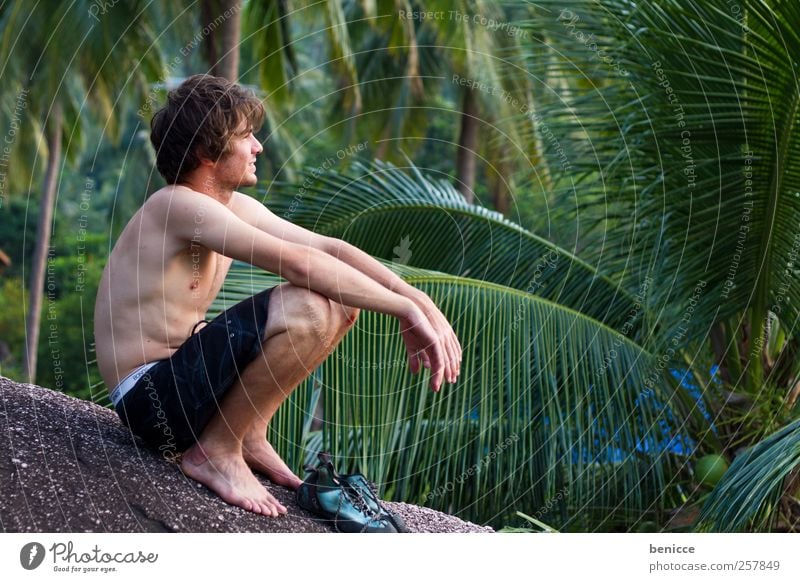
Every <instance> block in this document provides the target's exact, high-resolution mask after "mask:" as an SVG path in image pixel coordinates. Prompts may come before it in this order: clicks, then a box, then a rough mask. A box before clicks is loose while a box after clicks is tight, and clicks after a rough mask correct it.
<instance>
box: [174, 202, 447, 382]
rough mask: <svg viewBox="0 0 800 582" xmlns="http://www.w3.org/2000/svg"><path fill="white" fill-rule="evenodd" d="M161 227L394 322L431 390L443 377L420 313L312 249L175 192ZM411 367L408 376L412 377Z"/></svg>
mask: <svg viewBox="0 0 800 582" xmlns="http://www.w3.org/2000/svg"><path fill="white" fill-rule="evenodd" d="M165 215H166V216H165V228H166V229H167V231H168V232H170V233H172V234H174V235H175V236H177V237H178V238H180V239H181V240H185V241H187V242H189V241H191V242H194V243H196V244H201V245H203V246H205V247H207V248H209V249H211V250H213V251H215V252H218V253H220V254H222V255H225V256H226V257H230V258H233V259H236V260H240V261H245V262H247V263H250V264H252V265H255V266H257V267H260V268H262V269H264V270H266V271H270V272H272V273H276V274H278V275H280V276H281V277H283V278H285V279H286V280H287V281H289V282H290V283H292V284H293V285H296V286H298V287H303V288H306V289H311V290H313V291H316V292H318V293H320V294H321V295H324V296H325V297H329V298H330V299H333V300H334V301H337V302H339V303H342V304H344V305H349V306H351V307H359V308H363V309H368V310H370V311H377V312H379V313H386V314H389V315H393V316H395V317H397V318H398V319H399V320H400V323H401V330H402V334H403V340H404V342H405V343H406V348H407V351H408V352H409V360H410V361H411V354H412V353H413V354H415V355H416V354H420V355H421V354H424V355H423V356H422V357H424V358H426V359H427V360H428V361H429V362H430V364H431V387H432V388H433V389H434V390H438V389H439V387H440V386H441V384H442V380H443V379H444V377H445V372H446V370H447V367H446V363H445V361H446V348H445V346H444V345H443V342H442V339H441V338H440V337H439V336H438V334H437V333H436V331H435V330H434V329H433V327H432V326H431V324H430V323H429V322H428V320H427V318H426V317H425V316H424V315H423V313H422V311H421V309H420V308H419V307H417V306H416V305H415V304H414V302H413V301H411V300H410V299H408V298H407V297H403V296H401V295H399V294H397V293H395V292H393V291H390V290H389V289H387V288H386V287H384V286H382V285H381V284H379V283H378V282H376V281H374V280H373V279H371V278H370V277H368V276H367V275H364V274H363V273H361V272H360V271H358V270H357V269H355V268H353V267H351V266H350V265H348V264H346V263H344V262H342V261H340V260H338V259H336V258H334V257H332V256H331V255H329V254H327V253H325V252H324V251H322V250H319V249H317V248H314V247H313V246H308V245H302V244H298V243H295V242H292V241H291V240H285V239H281V238H278V237H275V236H273V235H271V234H269V233H267V232H264V231H263V230H260V229H258V228H255V227H254V226H253V225H251V224H248V223H247V222H245V221H243V220H242V219H241V218H239V216H237V215H236V214H234V213H233V212H232V211H231V210H230V209H229V208H228V207H226V206H224V205H223V204H221V203H219V202H217V201H216V200H214V199H212V198H210V197H208V196H204V195H202V194H196V193H192V192H188V191H184V190H179V189H175V190H173V192H172V195H171V201H170V204H169V206H168V210H167V212H166V213H165ZM416 371H417V370H414V368H413V365H412V372H416Z"/></svg>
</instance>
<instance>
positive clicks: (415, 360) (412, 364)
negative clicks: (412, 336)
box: [406, 346, 419, 374]
mask: <svg viewBox="0 0 800 582" xmlns="http://www.w3.org/2000/svg"><path fill="white" fill-rule="evenodd" d="M406 353H407V354H408V367H409V368H410V369H411V373H412V374H416V373H417V372H419V354H417V352H415V351H414V350H412V349H411V348H409V347H408V346H406Z"/></svg>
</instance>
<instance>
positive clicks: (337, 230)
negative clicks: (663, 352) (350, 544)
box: [215, 162, 682, 530]
mask: <svg viewBox="0 0 800 582" xmlns="http://www.w3.org/2000/svg"><path fill="white" fill-rule="evenodd" d="M304 184H305V186H304V188H305V191H304V193H303V195H302V199H301V201H300V204H297V203H296V200H297V199H296V198H295V196H294V195H295V193H296V192H297V190H296V188H293V187H291V186H290V185H282V186H281V187H279V188H277V189H276V190H274V191H273V192H272V193H271V194H270V196H269V200H270V204H271V206H272V207H273V210H275V211H277V213H278V214H282V213H283V214H285V213H289V214H290V217H291V218H292V219H293V220H295V221H297V222H298V223H300V224H308V225H309V226H313V228H314V230H316V231H318V232H322V233H325V234H330V235H333V236H338V235H341V236H344V237H345V238H347V239H349V240H351V241H353V242H357V243H358V244H359V246H362V247H363V248H365V249H366V250H368V251H371V252H375V253H376V254H378V255H380V254H384V253H391V252H395V253H396V252H397V249H396V248H393V246H392V245H393V244H396V243H398V242H400V236H399V235H401V234H403V235H407V236H408V238H409V239H410V240H411V241H412V243H411V245H410V246H409V247H408V249H406V250H408V251H409V252H410V256H407V257H406V258H408V259H409V260H408V261H403V260H400V261H399V262H393V263H385V264H387V266H389V267H390V268H391V269H393V270H394V271H395V272H396V273H398V274H399V275H401V276H402V277H403V278H404V279H405V280H406V281H408V282H409V283H411V284H413V285H415V286H417V287H418V288H420V289H423V290H424V291H425V292H426V293H428V294H429V295H430V296H431V297H432V298H433V300H434V301H435V302H436V303H437V304H438V305H439V306H440V308H441V309H442V310H443V312H444V314H445V316H447V317H448V319H449V320H450V321H451V322H452V323H453V325H454V329H455V330H456V333H457V334H458V335H459V337H460V338H462V345H463V346H464V348H465V352H464V360H463V363H462V375H461V378H462V379H461V380H460V382H459V384H458V385H457V386H455V387H446V388H445V390H444V391H443V393H442V394H438V395H434V394H431V393H429V392H428V391H427V390H426V389H425V379H424V378H415V377H413V376H411V375H410V373H409V372H408V370H407V369H406V361H405V358H404V356H403V354H404V350H403V346H402V342H401V340H400V338H399V334H398V331H399V330H398V329H397V322H396V321H395V320H393V319H392V318H390V317H387V316H384V315H379V314H375V313H364V314H362V316H361V318H360V319H359V323H358V325H357V326H356V329H355V330H354V331H353V332H351V333H350V334H349V335H348V336H347V337H346V338H345V340H344V341H343V342H342V344H341V345H340V346H339V347H338V348H337V350H336V352H335V353H334V355H333V356H331V357H330V358H329V359H328V360H327V361H326V362H324V363H323V364H322V365H321V366H320V368H319V369H318V372H319V376H318V377H316V378H315V379H314V380H313V382H314V384H315V385H319V384H321V385H322V387H321V388H320V389H321V391H322V392H321V398H322V401H323V404H324V421H325V422H324V424H323V429H322V430H323V434H322V443H319V442H317V444H318V445H320V444H322V445H324V446H325V447H326V448H329V449H331V450H332V451H333V453H334V454H335V455H336V457H337V458H340V459H342V460H343V461H345V462H348V463H349V464H350V465H351V467H353V468H355V467H357V468H360V469H362V470H365V471H366V472H367V474H369V475H370V476H371V477H372V478H374V479H376V480H377V481H379V482H380V483H382V484H383V487H384V490H385V492H386V494H388V495H391V496H393V497H394V498H395V499H401V500H405V501H408V502H413V503H425V504H428V505H430V506H432V507H436V508H439V509H443V510H447V511H454V512H456V513H458V514H459V515H461V516H463V517H465V518H468V519H471V520H475V521H480V522H489V523H493V524H495V525H500V524H504V523H507V522H508V520H511V519H516V515H515V514H514V513H513V511H512V509H513V508H514V507H518V506H522V507H530V508H536V507H547V508H548V516H547V519H548V521H550V522H551V523H556V524H557V525H558V526H559V528H562V529H567V530H582V529H589V528H592V529H608V530H611V529H618V528H620V527H625V524H626V523H631V522H633V521H636V520H637V519H638V518H639V515H640V514H641V512H642V511H644V510H646V509H647V508H650V507H653V506H659V505H661V504H663V503H665V502H666V501H665V500H669V499H672V501H673V502H675V501H676V500H677V498H678V493H677V490H676V489H675V488H674V483H675V481H674V476H675V474H676V473H677V472H678V470H679V467H680V463H681V461H680V459H679V458H678V457H677V456H676V455H674V454H672V453H668V452H666V451H665V450H664V448H663V444H664V443H663V442H662V441H663V439H664V438H665V437H664V434H665V433H668V434H671V435H674V436H675V437H676V438H680V435H681V434H682V430H681V429H680V428H679V426H680V420H679V417H678V416H677V415H672V414H670V415H667V414H666V413H665V410H664V409H663V408H662V407H660V406H659V405H658V403H659V402H661V403H664V402H670V403H672V402H673V401H674V398H673V391H672V388H670V386H669V384H667V383H665V382H664V381H663V378H661V377H660V376H659V375H658V374H656V375H655V377H654V376H653V370H654V366H653V364H654V362H653V357H652V355H651V354H649V353H647V352H646V351H644V350H643V349H642V348H641V346H639V345H637V344H636V343H635V342H634V341H631V339H630V338H627V337H625V336H624V334H622V333H620V331H619V330H615V329H613V328H612V327H609V326H608V325H607V324H604V323H602V322H601V321H598V320H597V319H594V318H593V317H591V315H590V313H595V311H593V309H595V308H596V307H597V304H598V301H597V299H598V297H597V295H599V293H597V292H595V294H594V295H593V297H594V305H590V304H589V302H587V301H585V300H584V301H583V302H580V301H575V303H574V305H572V304H570V302H571V301H572V299H571V298H572V297H580V296H581V295H582V294H585V293H586V292H587V290H588V289H591V288H592V286H593V285H608V283H607V282H606V281H604V280H603V279H602V278H601V277H599V276H596V274H593V273H592V271H591V268H590V267H589V266H588V265H585V264H583V263H582V262H581V261H580V260H579V259H577V258H576V257H574V256H572V255H570V254H569V253H567V252H565V251H563V250H562V249H558V248H556V247H554V246H553V245H551V244H550V243H547V241H544V240H542V239H540V238H538V237H535V236H534V235H532V234H531V233H528V232H526V231H524V229H521V228H520V227H519V226H517V225H514V224H513V223H510V222H508V221H506V220H505V219H503V218H502V217H501V216H499V215H497V214H496V213H493V212H490V211H487V210H485V209H482V208H480V207H476V206H470V205H467V204H465V203H464V202H463V199H462V198H461V197H460V196H459V195H458V194H457V193H455V192H454V191H453V190H452V187H451V186H449V184H447V183H446V182H442V181H435V180H431V179H430V178H428V177H427V176H425V175H423V174H422V173H421V172H420V171H419V170H417V169H416V168H412V169H411V171H410V172H409V173H406V172H403V171H401V170H399V169H397V168H394V167H393V166H390V165H386V164H381V163H378V162H376V163H375V164H373V165H370V166H356V168H354V170H353V172H346V173H337V172H325V173H323V174H322V175H319V176H317V180H316V181H315V182H313V185H309V181H308V180H306V182H304ZM345 192H346V194H345ZM448 222H455V223H456V224H457V228H455V229H453V234H452V236H451V235H450V234H449V233H448V230H447V223H448ZM393 225H400V230H397V228H396V227H395V226H393ZM395 235H396V236H395ZM454 237H456V238H454ZM512 240H513V244H511V243H510V241H512ZM492 243H494V244H495V245H497V248H498V249H506V252H508V251H507V249H509V248H513V249H515V253H514V255H513V256H512V257H508V255H504V254H503V253H501V252H498V253H497V257H496V258H495V257H494V256H487V253H486V252H484V251H485V250H486V249H488V250H492V249H494V247H493V246H492ZM401 250H402V249H401ZM459 250H463V252H462V253H459V252H458V251H459ZM550 251H551V252H553V253H556V254H557V256H558V257H560V259H561V261H562V264H559V265H558V267H557V268H558V269H560V271H559V272H558V273H556V274H555V275H550V274H549V275H547V276H544V275H541V274H540V275H541V277H542V279H543V280H544V281H545V284H544V285H542V286H541V288H538V287H537V288H536V289H530V288H526V287H527V286H526V285H525V284H522V285H520V284H519V283H520V282H523V281H525V280H526V279H530V278H531V276H532V273H533V271H531V269H532V266H534V265H535V263H536V260H537V258H540V257H541V256H542V255H544V254H545V253H547V252H550ZM515 257H516V260H513V259H514V258H515ZM395 258H396V259H397V258H398V257H395ZM509 259H511V260H509ZM403 262H408V263H413V264H414V265H422V266H425V267H428V268H430V266H432V265H434V264H439V265H441V266H442V267H443V268H445V269H452V270H453V271H455V272H454V273H443V272H438V271H430V270H425V269H420V268H417V267H411V266H409V265H407V264H402V263H403ZM518 269H519V270H523V271H524V274H523V275H519V276H518V274H517V273H516V270H518ZM525 269H528V271H525ZM571 271H579V272H581V273H584V275H583V276H576V277H574V279H570V281H571V282H570V284H569V287H570V292H564V291H563V290H562V291H560V292H552V294H551V292H550V290H549V289H548V286H547V284H546V283H547V281H558V282H560V283H563V280H564V279H566V278H569V275H568V274H569V273H570V272H571ZM463 273H469V274H471V275H477V276H481V277H483V278H484V280H480V279H477V278H465V277H464V276H463V275H462V274H463ZM585 273H590V275H589V276H586V275H585ZM496 280H501V281H503V282H505V283H514V282H515V281H516V283H514V285H510V284H509V285H500V284H497V283H496V282H495V281H496ZM278 281H279V280H278V279H277V278H275V277H273V276H269V275H266V274H263V273H260V272H254V271H251V270H250V269H249V268H247V267H245V266H242V265H235V266H234V268H233V269H232V273H231V275H230V276H229V278H228V280H227V281H226V285H225V290H224V292H223V294H222V295H221V298H220V300H219V301H218V302H217V303H216V305H215V307H216V309H222V308H223V307H224V306H225V305H226V304H230V303H232V302H233V301H236V300H239V299H242V298H244V297H246V296H248V295H251V294H252V293H254V292H255V291H256V290H258V289H260V288H263V287H266V286H270V285H274V284H276V283H278ZM515 287H517V288H515ZM608 289H613V286H611V285H609V286H608ZM530 291H535V294H534V293H531V292H530ZM602 293H606V292H605V291H603V292H602ZM628 306H630V303H628ZM578 308H580V310H579V309H578ZM607 312H611V313H612V314H613V313H615V311H614V310H613V309H606V310H597V311H596V313H598V315H605V316H607V317H609V316H608V313H607ZM620 315H624V312H623V311H620ZM612 319H613V317H612ZM622 319H623V318H622V317H617V319H616V322H615V324H616V325H619V326H620V327H621V326H623V325H624V324H623V323H622ZM627 331H628V332H629V333H630V331H631V330H630V329H628V330H627ZM310 382H311V381H309V382H307V383H306V384H305V385H303V386H302V387H301V388H300V389H299V391H298V393H299V396H297V397H295V396H294V395H293V396H292V397H290V401H289V403H288V405H287V406H284V407H283V408H282V409H281V411H279V413H278V414H279V415H280V416H279V418H280V420H278V421H277V424H276V428H275V431H276V433H275V434H276V435H284V436H283V440H282V444H281V448H280V451H281V453H282V454H284V453H285V454H286V455H287V457H288V458H290V459H293V460H294V462H295V463H298V462H299V461H300V460H301V459H303V458H305V457H306V456H308V454H309V453H310V451H309V450H308V449H307V448H306V449H304V448H303V447H307V446H308V445H307V443H308V440H309V438H310V437H309V435H307V434H298V433H297V432H296V431H297V428H296V427H299V426H303V425H306V424H307V423H308V420H309V419H308V417H307V416H306V415H307V414H308V410H309V409H310V407H309V394H311V391H312V388H311V384H310ZM646 386H650V389H649V390H644V388H645V387H646ZM295 398H298V399H299V400H298V401H297V402H296V403H295V401H294V400H293V399H295ZM676 405H677V402H676ZM676 410H677V407H676ZM291 427H295V429H294V431H295V432H294V433H292V432H288V433H287V432H285V431H287V430H289V431H291V430H292V428H291ZM287 434H292V435H293V438H292V439H287V437H286V435H287ZM296 466H297V465H295V467H296ZM564 491H568V495H566V494H565V493H564ZM556 496H559V497H558V499H559V502H558V503H557V504H553V503H548V502H550V501H551V500H552V499H554V498H556Z"/></svg>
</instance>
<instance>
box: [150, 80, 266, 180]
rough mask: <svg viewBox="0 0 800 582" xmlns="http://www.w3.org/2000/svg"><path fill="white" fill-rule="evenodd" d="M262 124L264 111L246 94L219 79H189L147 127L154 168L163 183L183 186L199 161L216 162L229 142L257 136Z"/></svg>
mask: <svg viewBox="0 0 800 582" xmlns="http://www.w3.org/2000/svg"><path fill="white" fill-rule="evenodd" d="M263 122H264V106H263V104H262V103H261V101H260V100H259V99H258V98H257V97H256V96H255V95H254V94H253V93H252V92H251V91H248V90H246V89H244V88H242V87H241V86H239V85H237V84H236V83H231V82H230V81H228V80H227V79H224V78H222V77H213V76H211V75H194V76H192V77H189V78H188V79H186V80H185V81H184V82H183V83H181V84H180V86H179V87H177V88H176V89H173V90H172V91H170V92H169V94H168V95H167V103H166V105H164V107H162V108H161V109H159V110H158V111H156V113H155V115H153V119H152V120H151V121H150V142H151V143H152V144H153V147H154V148H155V150H156V167H157V168H158V171H159V173H160V174H161V175H162V176H164V179H165V180H166V181H167V183H169V184H177V183H179V182H182V181H183V180H184V178H185V177H186V175H187V174H189V173H190V172H192V171H193V170H194V169H195V168H197V167H198V166H199V165H200V159H201V158H205V159H209V160H213V161H217V160H219V159H220V158H221V157H222V156H224V155H225V153H226V152H227V150H228V144H229V143H230V140H231V139H232V138H233V137H238V136H241V135H247V134H249V133H250V132H251V131H254V132H255V131H258V130H259V129H260V128H261V124H262V123H263Z"/></svg>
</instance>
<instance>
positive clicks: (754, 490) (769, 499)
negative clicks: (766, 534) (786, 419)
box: [696, 421, 800, 532]
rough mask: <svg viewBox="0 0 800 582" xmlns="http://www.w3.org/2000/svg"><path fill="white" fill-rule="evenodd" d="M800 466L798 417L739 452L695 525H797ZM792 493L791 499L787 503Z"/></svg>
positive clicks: (716, 528) (734, 528)
mask: <svg viewBox="0 0 800 582" xmlns="http://www.w3.org/2000/svg"><path fill="white" fill-rule="evenodd" d="M799 466H800V421H795V422H793V423H791V424H789V425H787V426H785V427H783V428H782V429H781V430H779V431H778V432H776V433H775V434H773V435H770V436H769V437H768V438H766V439H764V440H763V441H761V442H760V443H758V444H757V445H755V446H753V447H751V448H749V449H747V450H746V451H744V452H741V453H739V454H738V455H737V456H736V458H735V459H734V461H733V464H732V465H731V466H730V468H729V469H728V470H727V471H726V472H725V475H724V476H723V477H722V480H721V481H720V482H719V483H718V484H717V486H716V487H715V488H714V490H713V491H712V492H711V495H710V496H709V498H708V501H707V502H706V504H705V505H704V506H703V510H702V512H701V513H700V516H699V518H698V520H697V525H696V529H697V530H698V531H713V532H740V531H771V530H774V529H775V528H776V527H778V526H779V525H780V527H781V528H782V529H787V527H792V526H794V525H795V524H794V522H795V521H796V519H797V518H796V516H795V515H794V514H793V512H792V510H793V509H794V508H793V506H794V505H796V504H797V498H796V496H797V493H798V481H797V468H798V467H799ZM787 491H788V493H789V495H790V496H791V497H790V500H789V501H788V502H787V503H786V505H784V504H783V503H782V501H781V499H782V497H783V495H784V494H785V493H786V492H787ZM792 498H793V500H792ZM781 519H782V520H783V521H784V522H783V523H782V524H779V520H781ZM787 522H788V523H787Z"/></svg>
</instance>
